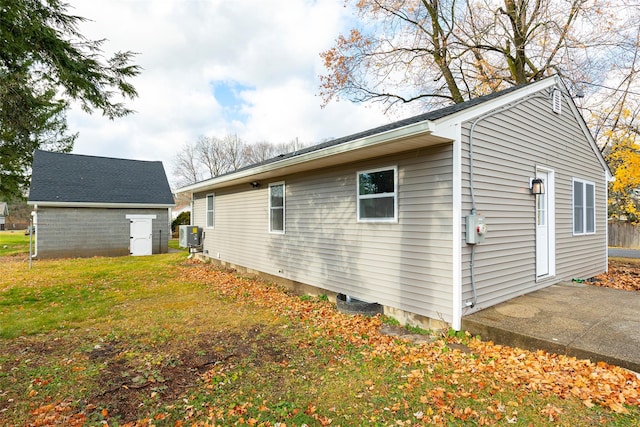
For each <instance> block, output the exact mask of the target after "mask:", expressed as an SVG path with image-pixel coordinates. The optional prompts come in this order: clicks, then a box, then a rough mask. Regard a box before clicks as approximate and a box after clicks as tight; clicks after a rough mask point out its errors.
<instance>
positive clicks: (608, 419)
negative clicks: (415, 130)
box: [0, 234, 640, 427]
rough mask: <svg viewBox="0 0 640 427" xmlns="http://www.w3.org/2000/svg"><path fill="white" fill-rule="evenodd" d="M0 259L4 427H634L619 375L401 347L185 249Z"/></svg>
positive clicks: (540, 357)
mask: <svg viewBox="0 0 640 427" xmlns="http://www.w3.org/2000/svg"><path fill="white" fill-rule="evenodd" d="M5 236H8V235H6V234H2V235H0V238H1V239H2V241H4V238H5ZM23 237H24V236H23ZM4 244H6V243H4ZM0 262H2V265H3V274H2V275H1V276H0V425H3V426H4V425H8V426H11V425H16V426H22V425H101V424H102V423H103V421H105V422H106V423H107V424H108V425H109V426H116V425H127V424H128V423H131V424H128V425H134V423H135V422H138V424H137V425H156V426H175V425H185V426H186V425H222V426H227V425H250V426H258V425H263V426H275V425H278V423H280V424H279V425H280V426H281V427H282V426H284V425H286V426H289V427H290V426H302V425H305V424H306V425H308V426H320V425H332V426H337V425H340V426H362V425H373V426H391V425H405V426H409V425H411V426H417V425H454V426H455V425H464V426H475V425H515V426H529V425H536V426H537V425H554V426H555V425H566V426H575V425H594V426H595V425H620V426H632V425H638V423H637V420H638V419H640V409H639V407H638V404H640V401H639V400H637V399H638V396H639V395H638V393H640V384H639V382H638V381H637V380H635V382H634V378H635V377H633V376H632V375H630V374H628V373H626V372H625V371H622V370H620V369H618V368H612V367H608V366H606V365H594V364H590V363H588V362H581V361H575V360H573V359H570V358H564V357H558V356H553V355H548V354H546V353H542V352H540V353H530V352H526V351H524V350H518V349H510V348H506V347H500V346H494V345H492V344H491V343H485V342H482V341H480V340H477V339H475V338H471V337H468V336H464V335H460V334H458V335H457V336H454V335H456V334H446V333H444V334H441V333H440V332H437V333H433V334H432V335H431V336H430V337H429V338H430V339H429V341H428V342H427V343H425V344H420V345H418V344H411V343H409V342H405V341H401V340H398V339H396V338H393V337H389V336H386V335H381V334H380V333H379V331H378V330H379V327H380V325H381V322H382V320H383V319H381V318H373V319H370V318H363V317H358V316H355V317H353V316H345V315H342V314H340V313H338V312H336V311H335V308H334V306H333V304H331V303H330V302H328V301H326V298H317V297H313V298H310V297H298V296H294V295H291V294H288V293H287V292H285V291H283V290H282V289H280V288H278V287H275V286H271V285H268V284H264V283H260V282H255V281H252V280H248V279H245V278H242V277H239V276H237V275H236V274H235V273H233V272H225V271H218V270H215V269H213V268H211V267H209V266H207V265H202V264H196V263H194V262H192V261H188V260H186V253H184V252H177V253H171V254H163V255H155V256H149V257H122V258H87V259H69V260H47V261H35V262H34V263H33V268H32V269H31V270H29V269H28V264H27V263H26V262H25V260H24V257H15V256H14V257H4V258H0ZM384 321H385V322H388V323H393V321H392V319H384ZM449 335H451V336H449ZM634 399H636V400H634ZM47 423H48V424H47ZM181 423H182V424H181Z"/></svg>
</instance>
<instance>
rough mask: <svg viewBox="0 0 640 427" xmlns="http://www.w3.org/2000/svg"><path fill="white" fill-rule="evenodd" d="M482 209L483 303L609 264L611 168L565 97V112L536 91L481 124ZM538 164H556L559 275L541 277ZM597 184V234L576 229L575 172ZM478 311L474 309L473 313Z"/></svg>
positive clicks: (479, 273)
mask: <svg viewBox="0 0 640 427" xmlns="http://www.w3.org/2000/svg"><path fill="white" fill-rule="evenodd" d="M470 127H471V123H465V124H463V135H462V142H463V150H462V195H463V205H462V215H463V217H462V221H463V222H462V223H463V224H464V216H465V215H467V214H468V213H469V211H470V209H471V196H470V191H469V174H468V172H469V155H468V154H469V144H468V141H469V131H470ZM473 157H474V181H475V186H474V188H475V199H476V204H477V210H478V212H479V213H481V214H482V215H484V216H485V218H486V223H487V227H488V233H487V237H486V240H485V242H484V243H482V244H479V245H477V247H476V254H475V262H474V267H475V283H476V288H477V294H478V304H477V306H476V308H475V309H482V308H486V307H488V306H491V305H494V304H497V303H499V302H502V301H505V300H508V299H510V298H513V297H515V296H518V295H522V294H525V293H527V292H531V291H533V290H536V289H540V288H542V287H545V286H549V285H551V284H553V283H557V282H560V281H564V280H571V279H572V278H574V277H580V278H589V277H592V276H594V275H597V274H599V273H601V272H603V271H604V270H605V268H606V218H607V212H606V209H607V207H606V200H605V199H606V185H607V184H606V180H605V170H604V168H603V166H602V165H601V163H600V162H599V160H598V158H597V156H596V155H595V153H594V151H593V149H592V147H591V145H590V144H589V142H588V140H587V139H586V138H585V136H584V134H583V133H582V130H581V128H580V126H579V123H578V122H577V120H576V118H575V117H574V116H573V115H572V114H571V111H570V109H569V106H568V105H567V103H566V100H563V106H562V114H560V115H558V114H555V113H553V112H552V111H551V101H550V100H546V99H539V98H534V99H531V100H529V101H525V102H524V103H522V104H519V105H517V106H515V107H513V108H510V109H509V110H507V111H504V112H502V113H498V114H497V115H495V116H491V117H488V118H487V119H485V120H482V121H480V122H478V124H477V125H476V127H475V130H474V156H473ZM536 167H543V168H548V169H551V170H553V171H554V178H555V227H556V274H555V276H553V277H548V278H545V279H543V280H536V246H535V245H536V243H535V242H536V235H535V196H532V195H531V194H530V191H529V178H530V177H534V176H535V173H536ZM573 178H580V179H583V180H588V181H591V182H593V183H595V186H596V234H593V235H587V236H574V235H573V206H572V191H573V190H572V179H573ZM464 233H465V230H464V227H463V230H462V236H461V239H462V255H463V257H462V277H463V302H464V301H468V300H470V299H471V296H472V290H471V280H470V268H469V259H470V247H469V246H468V245H466V243H465V240H464V239H465V236H464ZM470 311H472V310H467V311H466V313H468V312H470Z"/></svg>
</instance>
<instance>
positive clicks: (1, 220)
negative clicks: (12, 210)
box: [0, 202, 9, 231]
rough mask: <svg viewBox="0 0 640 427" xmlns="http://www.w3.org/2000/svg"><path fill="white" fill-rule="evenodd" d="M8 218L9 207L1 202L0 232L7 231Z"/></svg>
mask: <svg viewBox="0 0 640 427" xmlns="http://www.w3.org/2000/svg"><path fill="white" fill-rule="evenodd" d="M8 216H9V206H8V205H7V204H6V203H5V202H0V231H3V230H4V229H5V221H6V217H8Z"/></svg>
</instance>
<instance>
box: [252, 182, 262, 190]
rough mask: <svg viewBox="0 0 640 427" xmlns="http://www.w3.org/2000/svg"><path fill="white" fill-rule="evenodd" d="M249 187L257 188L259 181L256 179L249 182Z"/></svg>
mask: <svg viewBox="0 0 640 427" xmlns="http://www.w3.org/2000/svg"><path fill="white" fill-rule="evenodd" d="M251 187H253V188H258V187H260V183H259V182H258V181H253V182H252V183H251Z"/></svg>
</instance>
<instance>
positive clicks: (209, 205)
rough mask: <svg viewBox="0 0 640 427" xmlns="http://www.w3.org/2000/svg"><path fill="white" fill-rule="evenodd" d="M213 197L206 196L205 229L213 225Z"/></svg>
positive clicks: (212, 195)
mask: <svg viewBox="0 0 640 427" xmlns="http://www.w3.org/2000/svg"><path fill="white" fill-rule="evenodd" d="M214 212H215V195H214V194H207V228H213V227H214V225H215V215H214Z"/></svg>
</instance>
